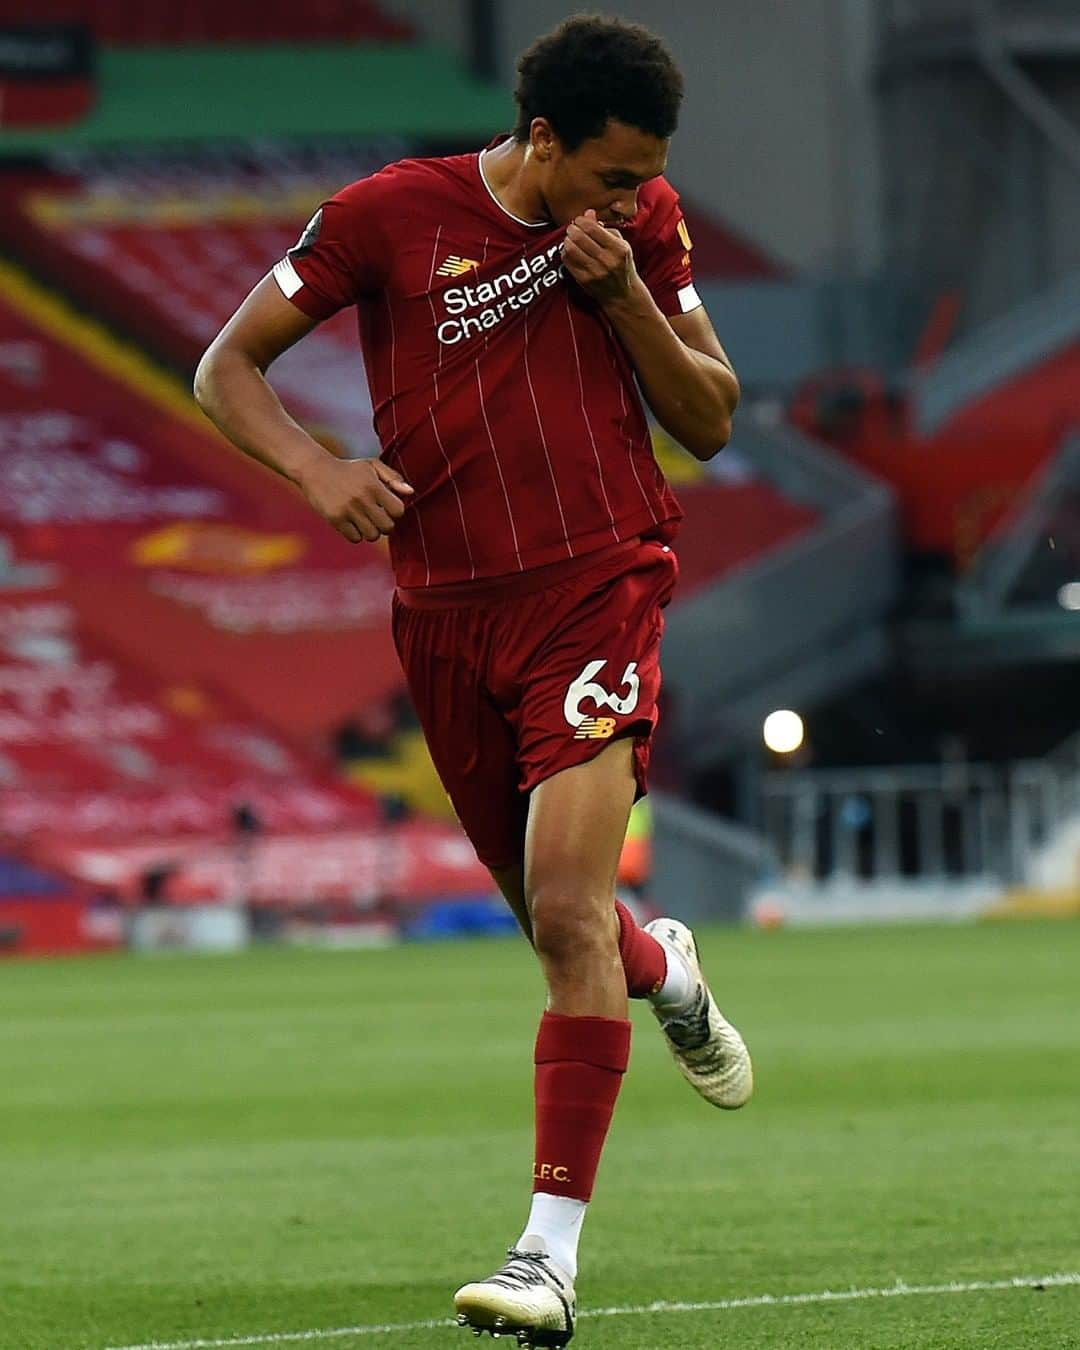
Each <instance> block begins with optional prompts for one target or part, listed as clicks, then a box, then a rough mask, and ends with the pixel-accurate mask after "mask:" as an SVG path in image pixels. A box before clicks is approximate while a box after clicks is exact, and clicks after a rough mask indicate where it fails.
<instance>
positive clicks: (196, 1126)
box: [0, 923, 1080, 1350]
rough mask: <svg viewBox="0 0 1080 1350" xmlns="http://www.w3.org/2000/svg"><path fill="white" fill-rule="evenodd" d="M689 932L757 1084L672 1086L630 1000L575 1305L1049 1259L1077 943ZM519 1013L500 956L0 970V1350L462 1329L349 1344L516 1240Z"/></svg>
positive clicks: (418, 1306) (188, 961)
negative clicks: (750, 1058)
mask: <svg viewBox="0 0 1080 1350" xmlns="http://www.w3.org/2000/svg"><path fill="white" fill-rule="evenodd" d="M699 937H700V939H701V946H702V949H703V954H704V958H705V962H706V969H707V970H708V971H709V972H710V978H711V979H712V982H713V984H714V987H715V989H716V990H717V992H718V993H719V995H720V1002H721V1005H722V1006H724V1007H725V1009H726V1010H727V1011H728V1012H729V1014H730V1015H731V1017H732V1019H733V1020H734V1021H736V1022H737V1024H738V1025H739V1026H740V1027H741V1029H742V1030H743V1031H744V1033H745V1034H746V1036H747V1039H748V1041H749V1043H750V1045H751V1049H752V1051H753V1053H754V1057H755V1063H756V1069H757V1095H756V1097H755V1099H754V1101H753V1102H752V1103H751V1104H750V1105H749V1106H748V1107H747V1108H746V1109H745V1110H743V1111H742V1112H739V1113H736V1114H725V1113H722V1112H718V1111H714V1110H712V1109H711V1108H709V1107H707V1106H705V1104H704V1103H702V1102H700V1101H699V1100H698V1099H697V1098H696V1097H695V1096H694V1095H693V1093H692V1092H691V1091H690V1089H689V1088H687V1087H686V1085H685V1084H684V1083H683V1081H682V1079H681V1078H680V1077H679V1076H678V1074H677V1072H676V1070H675V1068H674V1066H673V1065H672V1064H671V1063H670V1061H669V1060H668V1058H667V1055H666V1052H665V1051H664V1049H663V1047H662V1045H661V1042H660V1038H659V1035H658V1032H657V1030H656V1028H655V1024H654V1023H653V1021H652V1019H651V1017H650V1016H649V1015H648V1012H647V1010H646V1009H644V1008H642V1007H640V1006H639V1007H636V1008H635V1013H634V1016H635V1033H634V1053H633V1059H632V1064H631V1071H630V1073H629V1075H628V1076H627V1079H626V1083H625V1087H624V1089H623V1094H622V1097H621V1099H620V1103H619V1108H618V1111H617V1114H616V1119H615V1125H614V1128H613V1131H612V1135H611V1137H610V1140H609V1143H608V1148H607V1151H606V1154H605V1157H604V1162H603V1165H602V1168H601V1173H600V1180H599V1185H598V1188H597V1195H596V1199H595V1202H594V1204H593V1206H592V1210H591V1212H590V1215H589V1218H588V1220H587V1222H586V1227H585V1234H584V1238H583V1244H582V1269H581V1274H580V1277H579V1283H578V1294H579V1300H580V1305H581V1308H582V1309H583V1310H587V1309H589V1308H590V1307H591V1308H600V1307H612V1306H629V1307H634V1308H640V1307H641V1306H642V1305H645V1304H648V1303H650V1302H652V1301H653V1300H657V1299H663V1300H682V1301H685V1302H689V1303H696V1304H697V1303H707V1302H716V1301H722V1300H726V1299H739V1298H748V1299H752V1298H754V1297H755V1296H759V1295H764V1294H773V1295H789V1294H802V1293H808V1294H812V1293H817V1292H820V1291H823V1290H828V1289H832V1290H850V1289H855V1288H859V1289H882V1288H886V1287H890V1286H895V1285H896V1283H897V1281H904V1282H906V1283H907V1284H910V1285H941V1284H946V1283H948V1282H950V1281H959V1282H966V1283H973V1284H978V1285H982V1284H992V1283H993V1282H995V1281H998V1280H1008V1279H1011V1278H1012V1277H1014V1276H1038V1275H1049V1274H1052V1273H1058V1272H1060V1273H1069V1272H1076V1271H1078V1270H1080V977H1078V974H1077V972H1078V971H1080V926H1071V925H1068V924H1064V923H1062V924H1058V925H1052V924H1046V925H1040V924H1031V925H1013V926H977V927H965V928H911V929H890V930H877V931H871V930H859V931H855V930H852V931H836V932H817V933H806V932H803V933H797V932H775V933H759V932H750V931H731V930H724V929H719V928H714V929H707V930H705V931H704V932H702V933H699ZM541 999H542V989H541V984H540V980H539V977H538V974H537V971H536V969H535V966H534V963H533V961H532V958H531V955H530V953H529V952H528V951H527V949H526V948H525V946H524V944H523V943H520V942H513V941H508V940H507V941H490V942H486V943H485V942H470V943H467V944H460V945H437V946H422V947H421V946H415V947H402V948H399V949H395V950H391V951H387V952H358V953H311V952H293V951H286V950H280V951H265V952H256V953H253V954H250V955H245V956H240V957H222V958H216V959H215V958H195V957H164V958H156V959H155V958H150V959H145V958H144V959H138V960H137V959H133V958H98V959H92V960H85V961H57V962H32V963H21V964H11V963H9V964H5V965H0V1066H2V1086H0V1347H3V1350H104V1348H105V1347H121V1346H123V1347H127V1346H135V1345H140V1346H142V1345H147V1344H149V1343H151V1342H154V1341H157V1342H161V1343H173V1342H184V1343H197V1344H199V1345H206V1344H208V1343H211V1342H217V1341H223V1340H229V1339H230V1338H236V1339H237V1340H238V1341H239V1343H241V1344H267V1345H305V1344H312V1345H315V1346H322V1345H326V1346H327V1347H338V1348H339V1350H360V1347H365V1348H369V1350H379V1348H380V1347H383V1346H385V1347H390V1346H393V1347H395V1350H421V1348H422V1347H448V1348H449V1350H453V1347H455V1346H458V1347H462V1346H464V1345H466V1344H468V1345H472V1344H474V1342H473V1339H472V1337H471V1336H470V1335H469V1334H468V1333H467V1332H464V1331H460V1330H458V1329H457V1328H455V1327H451V1326H449V1325H448V1326H445V1327H443V1326H437V1327H431V1328H424V1327H413V1328H412V1329H406V1330H396V1331H392V1332H375V1331H370V1330H364V1328H370V1327H374V1326H377V1325H379V1324H386V1323H390V1324H401V1323H416V1322H423V1321H425V1320H428V1319H441V1318H444V1317H448V1316H449V1314H450V1311H451V1305H450V1299H451V1294H452V1292H453V1290H454V1288H455V1287H456V1286H457V1284H458V1283H460V1282H462V1281H464V1280H466V1279H469V1278H473V1277H477V1276H482V1275H484V1274H487V1273H488V1272H489V1271H490V1270H491V1269H492V1268H493V1267H494V1266H495V1265H497V1264H499V1263H500V1261H501V1259H502V1250H503V1248H504V1247H505V1246H506V1245H507V1243H509V1242H510V1241H512V1240H514V1239H515V1238H516V1237H517V1235H518V1229H519V1224H520V1222H521V1220H522V1218H523V1216H524V1214H525V1206H526V1204H527V1193H528V1190H529V1172H530V1163H531V1158H530V1148H531V1129H532V1126H531V1050H532V1039H533V1035H534V1031H535V1025H536V1019H537V1016H538V1012H539V1008H540V1004H541ZM346 1327H352V1328H355V1330H354V1331H351V1332H349V1333H348V1334H342V1335H339V1336H336V1337H319V1338H317V1339H312V1340H301V1339H292V1338H289V1339H285V1338H284V1337H282V1338H280V1339H277V1340H270V1339H268V1338H269V1337H270V1336H271V1335H272V1334H274V1333H279V1334H281V1333H302V1332H313V1331H327V1330H333V1329H335V1328H346ZM258 1337H263V1338H266V1339H262V1340H259V1339H255V1338H258ZM483 1344H489V1342H487V1341H486V1340H485V1341H484V1342H483ZM506 1344H511V1342H506ZM574 1346H575V1350H576V1347H578V1346H580V1347H581V1350H613V1348H614V1347H619V1350H697V1348H698V1347H702V1348H703V1350H750V1347H754V1350H788V1348H791V1350H795V1348H796V1347H797V1348H798V1350H810V1348H816V1347H820V1348H821V1350H848V1348H849V1347H850V1348H851V1350H855V1348H856V1347H857V1348H858V1350H885V1348H886V1347H888V1348H889V1350H900V1347H903V1350H931V1347H932V1348H933V1350H946V1347H948V1348H949V1350H952V1348H953V1347H956V1348H959V1347H980V1350H981V1348H982V1347H1001V1350H1022V1347H1032V1348H1033V1350H1055V1348H1056V1347H1069V1346H1073V1347H1077V1346H1080V1285H1076V1284H1073V1285H1071V1286H1070V1285H1061V1286H1054V1287H1047V1288H1045V1289H1043V1290H1041V1291H1040V1290H1037V1289H1033V1288H1028V1287H1024V1288H1015V1289H986V1290H978V1291H972V1292H965V1293H937V1294H933V1293H921V1294H912V1295H910V1296H903V1297H890V1298H868V1299H865V1300H844V1301H836V1302H824V1303H823V1302H807V1303H794V1304H792V1303H787V1304H784V1303H779V1304H774V1305H772V1306H768V1305H764V1306H763V1305H760V1304H759V1305H751V1306H745V1307H736V1308H726V1309H699V1310H696V1311H679V1312H660V1313H656V1312H654V1313H647V1312H640V1311H639V1312H634V1313H628V1314H625V1315H621V1316H612V1317H594V1318H588V1317H583V1318H581V1320H580V1321H579V1325H578V1334H577V1337H576V1338H575V1341H574Z"/></svg>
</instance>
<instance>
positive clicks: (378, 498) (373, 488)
mask: <svg viewBox="0 0 1080 1350" xmlns="http://www.w3.org/2000/svg"><path fill="white" fill-rule="evenodd" d="M300 490H301V491H302V492H303V494H304V496H305V497H306V498H307V499H308V501H309V502H310V503H311V505H312V506H313V507H314V508H315V510H316V511H318V513H319V515H320V516H322V518H323V519H324V520H326V521H329V523H330V524H331V525H333V527H334V529H335V530H337V532H338V533H339V534H343V535H344V536H345V538H346V539H348V541H349V542H350V543H351V544H358V543H360V541H361V540H362V539H364V540H367V542H368V543H369V544H373V543H374V542H375V540H376V539H379V538H381V536H382V535H384V534H389V533H390V531H391V530H392V529H393V528H394V526H395V525H396V524H397V522H398V521H399V520H400V519H401V517H402V516H403V515H404V514H405V502H404V501H402V497H403V496H404V497H406V498H408V497H411V496H412V493H413V489H412V488H411V487H410V486H409V484H408V483H406V481H405V479H404V478H402V476H401V475H400V474H399V473H396V472H395V471H394V470H393V469H391V468H390V466H389V465H387V464H384V463H383V462H382V460H379V459H345V460H342V459H335V458H333V457H332V456H331V455H326V456H325V457H321V458H320V459H318V460H317V461H316V462H315V463H314V464H313V465H312V466H311V468H310V469H308V471H307V472H306V473H305V474H304V476H303V478H302V479H301V480H300Z"/></svg>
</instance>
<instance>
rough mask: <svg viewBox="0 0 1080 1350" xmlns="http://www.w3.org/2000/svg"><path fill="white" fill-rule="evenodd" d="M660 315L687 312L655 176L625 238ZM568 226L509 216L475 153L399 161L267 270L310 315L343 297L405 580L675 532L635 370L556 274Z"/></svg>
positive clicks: (682, 259) (329, 310) (473, 573)
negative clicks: (395, 518) (395, 479)
mask: <svg viewBox="0 0 1080 1350" xmlns="http://www.w3.org/2000/svg"><path fill="white" fill-rule="evenodd" d="M620 228H621V232H622V233H623V235H624V237H625V238H626V240H627V242H628V243H629V244H630V245H631V248H632V249H633V253H634V261H635V266H636V268H637V271H638V273H639V275H640V276H641V278H642V280H643V281H644V282H645V284H646V285H647V286H648V287H649V290H650V291H651V293H652V295H653V297H654V299H655V300H656V302H657V304H658V306H659V308H660V310H661V311H662V312H663V313H664V314H667V315H673V314H678V313H682V312H685V311H687V310H689V309H692V308H693V307H695V306H696V305H697V304H698V303H699V301H698V299H697V295H696V293H695V291H694V287H693V280H692V277H691V273H690V260H689V248H690V240H689V236H688V234H687V232H686V226H685V223H684V222H683V217H682V213H681V211H680V209H679V203H678V196H677V195H676V193H675V191H674V190H673V189H672V188H671V186H670V185H669V184H668V183H667V182H666V181H665V180H664V179H663V178H656V179H653V180H652V181H650V182H648V183H646V184H645V185H644V186H643V187H642V188H641V189H640V191H639V193H638V210H637V214H636V215H635V216H634V218H633V220H632V221H630V222H629V223H628V224H627V225H625V226H622V227H620ZM565 233H566V232H565V227H561V226H560V227H555V226H553V225H552V224H551V223H550V222H545V223H542V224H539V225H536V224H530V223H528V222H526V221H522V220H519V219H518V218H517V217H515V216H513V215H511V214H510V213H509V212H508V211H507V210H506V209H505V207H503V206H502V205H501V203H500V202H499V201H498V200H497V199H496V197H495V196H494V194H493V193H492V192H491V190H490V188H489V187H488V185H487V181H486V179H485V177H484V172H483V152H481V154H480V155H477V154H469V155H454V156H449V157H444V158H437V159H414V160H402V161H399V162H397V163H395V164H391V165H388V166H387V167H386V168H385V169H382V170H380V171H379V172H378V173H376V174H373V175H372V176H371V177H369V178H365V179H362V180H360V181H359V182H356V183H353V184H350V185H349V186H348V187H346V188H344V189H342V191H340V192H339V193H338V194H337V195H336V196H335V197H333V198H331V199H330V200H328V201H326V202H324V203H323V204H322V206H321V207H320V209H319V210H318V211H317V212H316V214H315V216H314V217H313V218H312V221H311V222H310V224H309V225H308V227H307V229H306V230H305V232H304V235H303V236H302V237H301V240H300V242H299V243H298V244H297V246H296V247H295V248H294V249H292V250H290V252H289V254H288V255H287V256H286V257H285V258H284V259H282V261H281V262H279V263H278V265H277V266H276V267H275V269H274V275H275V277H276V278H277V281H278V284H279V286H280V287H281V289H282V291H283V293H284V294H285V295H286V296H288V298H289V299H290V300H291V301H292V302H293V304H295V305H297V306H298V307H299V308H300V309H301V310H302V311H303V312H304V313H305V314H307V315H309V316H310V317H312V318H314V319H325V318H328V317H329V316H330V315H331V314H333V313H335V312H336V311H337V310H339V309H341V308H343V307H345V306H348V305H355V306H356V308H357V315H358V333H359V340H360V346H361V349H362V351H363V357H364V363H365V367H366V371H367V378H368V383H369V385H370V388H371V395H372V406H373V407H374V410H375V430H376V432H377V434H378V437H379V441H380V444H381V446H382V457H383V459H384V460H385V461H386V462H387V463H388V464H390V465H392V466H394V467H395V468H397V469H399V470H400V472H401V473H402V474H403V475H404V477H405V478H407V479H408V481H409V482H410V483H411V484H412V486H413V488H414V489H415V496H414V497H412V498H410V499H409V502H408V504H407V507H406V511H405V515H404V517H403V518H402V519H401V520H400V521H399V522H398V524H397V527H396V528H395V530H394V531H393V533H392V534H391V536H390V551H391V558H392V561H393V564H394V571H395V575H396V578H397V582H398V584H399V585H400V586H407V587H415V586H431V585H440V584H444V583H451V582H462V581H469V580H480V579H487V578H491V577H499V576H503V575H505V574H513V573H520V572H523V571H527V570H529V569H531V568H534V567H541V566H544V565H546V564H548V563H553V562H558V561H561V560H564V559H572V558H578V557H583V556H585V555H586V554H588V553H590V552H593V551H595V550H596V549H599V548H604V547H605V546H607V545H609V544H611V543H613V542H615V541H620V540H625V539H629V538H632V537H633V536H635V535H643V536H660V537H663V538H664V539H665V540H666V539H668V538H670V537H671V536H672V535H673V534H674V531H675V528H676V526H677V523H678V519H679V516H680V511H679V506H678V503H677V502H676V500H675V497H674V495H673V493H672V492H671V490H670V488H669V487H668V485H667V483H666V482H665V480H664V477H663V474H662V473H661V471H660V469H659V467H658V465H657V463H656V461H655V459H654V457H653V454H652V448H651V443H650V437H649V432H648V427H647V423H646V419H645V412H644V409H643V406H642V402H641V397H640V394H639V392H638V387H637V383H636V380H635V376H634V370H633V367H632V365H631V363H630V359H629V357H628V355H627V353H626V351H625V349H624V347H623V346H622V344H621V342H620V341H619V339H618V337H617V335H616V334H615V331H614V329H613V328H612V326H611V324H610V322H609V321H608V320H607V318H606V317H605V315H604V313H603V311H602V310H601V309H600V307H599V306H598V305H597V304H595V303H594V302H593V301H592V300H591V299H590V298H589V297H588V295H586V293H585V292H584V291H583V290H582V289H581V288H580V287H579V286H578V285H577V284H576V283H575V282H574V281H573V279H572V278H570V277H569V276H568V275H567V273H566V272H565V271H564V270H563V268H562V265H561V245H562V242H563V239H564V237H565Z"/></svg>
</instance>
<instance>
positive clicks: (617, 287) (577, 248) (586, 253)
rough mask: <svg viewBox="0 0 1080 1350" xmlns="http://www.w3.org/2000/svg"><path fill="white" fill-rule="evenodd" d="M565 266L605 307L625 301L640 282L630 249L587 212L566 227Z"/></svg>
mask: <svg viewBox="0 0 1080 1350" xmlns="http://www.w3.org/2000/svg"><path fill="white" fill-rule="evenodd" d="M562 259H563V266H564V267H565V268H566V270H567V272H569V274H570V275H571V276H572V277H573V278H574V280H575V281H576V282H577V283H578V285H579V286H580V287H581V288H582V289H583V290H584V291H587V292H588V294H589V295H591V296H592V298H593V299H594V300H595V301H596V302H597V303H598V304H601V305H608V304H612V303H614V302H616V301H619V300H625V299H626V298H627V296H629V294H630V289H631V287H632V286H633V284H634V281H635V280H636V278H637V272H636V271H635V269H634V255H633V252H632V251H631V248H630V245H629V244H628V243H627V242H626V240H625V239H624V238H623V237H622V235H621V234H620V233H619V232H618V230H615V229H611V228H610V227H609V226H607V225H601V224H600V221H599V220H598V219H597V217H596V212H595V211H586V212H585V214H584V215H583V216H577V217H576V218H575V219H574V220H572V221H571V222H570V224H569V225H568V226H567V227H566V240H565V242H564V243H563V249H562Z"/></svg>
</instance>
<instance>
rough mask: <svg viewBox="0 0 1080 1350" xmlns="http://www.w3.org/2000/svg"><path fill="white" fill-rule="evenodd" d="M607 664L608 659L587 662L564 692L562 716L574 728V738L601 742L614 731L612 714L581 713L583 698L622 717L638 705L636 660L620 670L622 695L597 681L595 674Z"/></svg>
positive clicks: (638, 681)
mask: <svg viewBox="0 0 1080 1350" xmlns="http://www.w3.org/2000/svg"><path fill="white" fill-rule="evenodd" d="M606 665H607V661H590V662H589V664H588V665H587V666H586V667H585V669H584V670H583V671H582V672H581V674H580V675H579V676H578V677H577V679H576V680H574V681H573V682H572V683H571V685H570V687H569V689H567V691H566V698H565V699H563V716H564V717H565V718H566V720H567V722H569V723H570V725H571V726H572V727H573V728H574V740H575V741H603V740H607V738H608V737H609V736H611V735H612V734H613V732H614V731H615V718H614V717H590V716H589V715H588V714H587V713H585V712H582V709H581V704H582V703H583V702H584V700H585V699H589V700H590V701H591V702H592V703H594V704H595V705H596V708H597V710H598V711H599V710H600V709H601V708H610V709H611V710H612V712H616V713H621V714H622V715H623V716H624V717H626V716H627V715H628V714H630V713H632V712H633V711H634V709H635V708H636V707H637V702H638V692H639V690H640V687H641V681H640V680H639V679H638V673H637V662H636V661H631V662H630V664H629V665H628V666H627V667H626V669H625V670H624V671H623V675H622V679H621V680H620V681H619V688H620V689H626V691H627V692H626V693H625V694H623V695H622V696H621V697H620V695H619V694H618V693H614V694H613V693H609V692H608V690H606V689H605V688H604V686H603V685H602V684H597V683H596V680H595V676H597V675H599V674H600V672H601V671H602V670H603V668H604V667H605V666H606Z"/></svg>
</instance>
